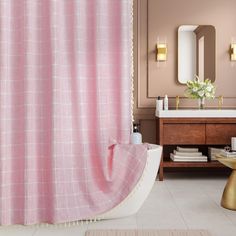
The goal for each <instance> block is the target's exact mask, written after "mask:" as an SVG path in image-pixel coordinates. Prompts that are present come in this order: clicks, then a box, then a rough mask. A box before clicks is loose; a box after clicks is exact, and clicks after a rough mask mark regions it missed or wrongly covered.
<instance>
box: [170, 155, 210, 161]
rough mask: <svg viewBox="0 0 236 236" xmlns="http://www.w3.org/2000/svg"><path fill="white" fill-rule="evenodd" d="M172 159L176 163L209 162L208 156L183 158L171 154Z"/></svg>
mask: <svg viewBox="0 0 236 236" xmlns="http://www.w3.org/2000/svg"><path fill="white" fill-rule="evenodd" d="M170 158H171V160H172V161H175V162H207V156H197V157H183V156H176V155H174V154H173V153H171V154H170Z"/></svg>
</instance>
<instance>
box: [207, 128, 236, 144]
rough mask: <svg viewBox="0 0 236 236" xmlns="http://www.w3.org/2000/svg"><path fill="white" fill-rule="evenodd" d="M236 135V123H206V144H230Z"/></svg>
mask: <svg viewBox="0 0 236 236" xmlns="http://www.w3.org/2000/svg"><path fill="white" fill-rule="evenodd" d="M235 136H236V124H206V144H222V145H226V144H230V143H231V137H235Z"/></svg>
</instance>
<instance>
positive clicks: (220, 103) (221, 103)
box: [218, 95, 223, 110]
mask: <svg viewBox="0 0 236 236" xmlns="http://www.w3.org/2000/svg"><path fill="white" fill-rule="evenodd" d="M222 105H223V96H222V95H221V96H219V97H218V108H219V110H221V109H222Z"/></svg>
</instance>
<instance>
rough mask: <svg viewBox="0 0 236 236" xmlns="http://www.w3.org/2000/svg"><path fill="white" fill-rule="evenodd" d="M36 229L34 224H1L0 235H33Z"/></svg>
mask: <svg viewBox="0 0 236 236" xmlns="http://www.w3.org/2000/svg"><path fill="white" fill-rule="evenodd" d="M36 230H37V229H36V228H35V227H34V226H1V227H0V236H32V235H33V234H34V233H35V232H36Z"/></svg>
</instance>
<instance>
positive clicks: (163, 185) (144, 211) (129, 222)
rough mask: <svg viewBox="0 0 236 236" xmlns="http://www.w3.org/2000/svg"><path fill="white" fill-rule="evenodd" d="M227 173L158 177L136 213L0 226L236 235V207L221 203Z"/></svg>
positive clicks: (34, 231) (7, 233) (14, 233)
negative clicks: (85, 221)
mask: <svg viewBox="0 0 236 236" xmlns="http://www.w3.org/2000/svg"><path fill="white" fill-rule="evenodd" d="M226 181H227V177H224V176H223V177H220V176H217V177H211V176H207V175H206V176H202V175H198V174H189V175H188V174H182V175H180V174H173V173H171V174H167V175H166V176H165V180H164V181H163V182H159V181H157V182H156V183H155V185H154V187H153V189H152V192H151V194H150V195H149V196H148V198H147V200H146V201H145V203H144V204H143V206H142V208H141V209H140V211H139V212H138V213H137V214H136V215H135V216H131V217H127V218H123V219H115V220H106V221H99V222H95V223H90V224H88V225H83V226H80V225H78V226H71V227H64V226H60V227H56V226H53V227H51V226H49V227H46V226H45V227H41V228H36V227H33V226H29V227H26V226H19V227H0V236H21V235H22V236H23V235H24V236H49V235H50V236H53V235H55V236H62V235H63V236H64V235H69V236H75V235H76V236H78V235H79V236H83V235H84V234H85V231H86V230H87V229H136V228H138V229H208V230H209V231H210V232H211V233H212V236H236V211H229V210H226V209H224V208H222V207H221V206H220V200H221V195H222V192H223V189H224V186H225V184H226Z"/></svg>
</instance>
